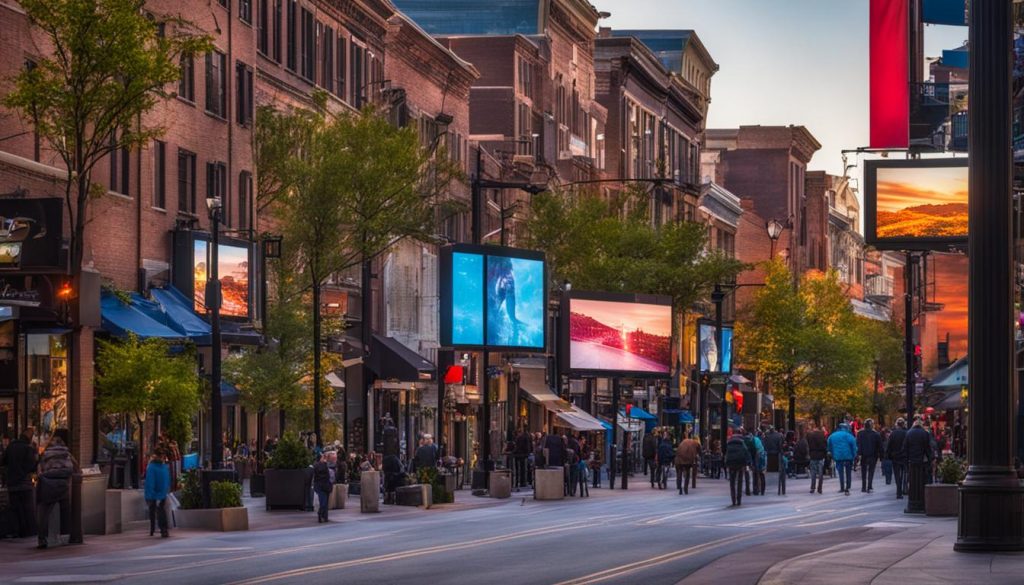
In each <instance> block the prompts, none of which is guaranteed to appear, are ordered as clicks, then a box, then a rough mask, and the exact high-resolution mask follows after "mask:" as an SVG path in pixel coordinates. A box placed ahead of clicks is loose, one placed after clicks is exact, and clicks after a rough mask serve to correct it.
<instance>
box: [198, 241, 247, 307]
mask: <svg viewBox="0 0 1024 585" xmlns="http://www.w3.org/2000/svg"><path fill="white" fill-rule="evenodd" d="M209 247H210V246H209V243H208V242H207V241H206V240H200V239H196V240H195V241H194V242H193V255H192V267H193V271H192V272H193V291H194V294H193V297H194V301H195V310H196V312H197V313H205V312H206V282H207V280H208V279H209V276H208V274H209V272H208V266H207V262H208V260H209V259H208V256H207V254H208V251H209ZM218 253H219V256H218V259H217V260H218V261H217V264H218V277H219V278H220V289H221V303H220V314H221V315H223V316H225V317H248V316H249V260H250V257H249V248H247V247H244V246H237V245H232V244H220V245H219V246H218Z"/></svg>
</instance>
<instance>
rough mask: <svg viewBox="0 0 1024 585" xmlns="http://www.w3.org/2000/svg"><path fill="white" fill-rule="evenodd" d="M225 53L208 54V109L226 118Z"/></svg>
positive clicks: (214, 52) (213, 52)
mask: <svg viewBox="0 0 1024 585" xmlns="http://www.w3.org/2000/svg"><path fill="white" fill-rule="evenodd" d="M225 61H226V57H225V56H224V53H220V52H217V51H212V52H210V53H207V54H206V111H207V112H209V113H211V114H213V115H215V116H218V117H221V118H224V117H225V116H226V114H227V109H228V104H227V92H226V91H225V90H226V86H227V81H228V80H227V71H226V70H225V69H226V64H225Z"/></svg>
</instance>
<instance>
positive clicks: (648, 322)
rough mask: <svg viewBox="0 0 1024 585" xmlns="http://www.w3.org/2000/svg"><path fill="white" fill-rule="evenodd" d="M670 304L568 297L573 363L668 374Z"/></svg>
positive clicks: (574, 366)
mask: <svg viewBox="0 0 1024 585" xmlns="http://www.w3.org/2000/svg"><path fill="white" fill-rule="evenodd" d="M671 352H672V307H671V306H669V305H650V304H645V303H629V302H613V301H600V300H590V299H571V300H570V301H569V367H570V368H571V369H573V370H587V371H598V370H603V371H622V372H644V373H651V374H665V375H667V374H668V373H669V372H670V370H671V368H672V357H671Z"/></svg>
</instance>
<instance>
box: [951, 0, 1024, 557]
mask: <svg viewBox="0 0 1024 585" xmlns="http://www.w3.org/2000/svg"><path fill="white" fill-rule="evenodd" d="M969 24H970V39H969V40H970V42H969V46H970V48H971V51H970V70H971V107H970V117H969V119H968V150H969V152H970V153H971V156H970V163H969V165H970V171H969V177H970V178H969V181H968V183H969V184H968V191H969V193H970V201H969V203H968V217H969V219H968V232H969V234H970V236H969V237H970V241H969V246H968V250H969V253H970V262H969V277H968V290H969V291H970V294H969V295H968V302H967V314H968V340H967V342H968V345H969V346H970V348H971V379H970V384H971V386H970V391H969V393H968V405H969V409H968V412H969V413H970V416H971V421H970V423H969V424H968V427H967V432H968V443H967V449H968V461H969V462H970V466H969V467H968V470H967V477H966V479H965V480H964V482H963V483H962V484H961V486H960V514H959V516H958V524H959V525H958V531H957V541H956V544H955V545H954V549H955V550H958V551H986V552H987V551H1019V550H1024V490H1022V488H1021V485H1020V482H1019V481H1018V479H1017V474H1016V473H1015V471H1014V469H1013V465H1012V462H1013V449H1012V445H1013V439H1012V436H1013V435H1012V430H1013V415H1014V408H1013V407H1014V395H1013V394H1014V392H1013V391H1014V386H1013V382H1014V377H1013V374H1014V372H1013V367H1014V360H1013V357H1014V356H1013V353H1014V331H1013V300H1014V299H1013V296H1014V295H1013V286H1014V283H1013V274H1014V270H1013V243H1014V242H1013V231H1012V213H1011V210H1012V187H1013V154H1012V153H1013V150H1012V136H1011V131H1010V128H1011V124H1010V123H1011V120H1012V103H1013V100H1012V97H1011V88H1012V84H1011V79H1012V66H1013V60H1012V59H1013V8H1012V3H1011V2H1010V0H975V1H974V2H971V10H970V16H969Z"/></svg>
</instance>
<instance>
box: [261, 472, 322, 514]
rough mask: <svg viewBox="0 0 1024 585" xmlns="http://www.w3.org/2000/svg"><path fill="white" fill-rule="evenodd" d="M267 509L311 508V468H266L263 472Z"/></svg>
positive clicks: (304, 509)
mask: <svg viewBox="0 0 1024 585" xmlns="http://www.w3.org/2000/svg"><path fill="white" fill-rule="evenodd" d="M264 477H265V478H266V480H265V483H266V485H265V486H264V487H265V488H266V490H265V492H264V493H265V494H266V495H267V510H274V509H280V508H290V509H297V510H303V511H307V512H308V511H312V510H313V495H312V494H313V469H312V468H306V469H268V470H267V472H266V473H265V474H264Z"/></svg>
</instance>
